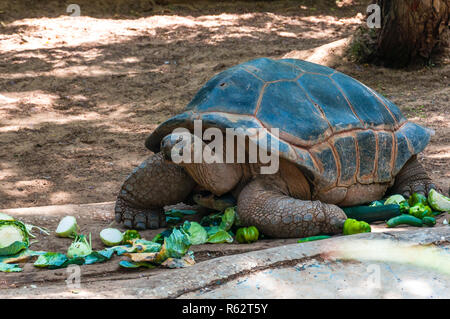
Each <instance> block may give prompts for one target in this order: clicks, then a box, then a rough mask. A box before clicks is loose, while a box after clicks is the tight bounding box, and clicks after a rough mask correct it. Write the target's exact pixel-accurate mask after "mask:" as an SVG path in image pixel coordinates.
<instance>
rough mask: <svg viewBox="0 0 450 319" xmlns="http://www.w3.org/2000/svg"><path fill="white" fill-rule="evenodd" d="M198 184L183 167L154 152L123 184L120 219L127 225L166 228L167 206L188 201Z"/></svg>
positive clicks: (117, 203)
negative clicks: (164, 209) (187, 198)
mask: <svg viewBox="0 0 450 319" xmlns="http://www.w3.org/2000/svg"><path fill="white" fill-rule="evenodd" d="M194 186H195V182H194V180H193V179H192V178H191V177H190V176H189V175H188V174H187V173H186V172H185V171H184V169H183V168H182V167H180V166H178V165H175V164H174V163H171V162H169V161H166V160H164V156H163V155H162V154H161V153H158V154H154V155H152V156H150V157H149V158H148V159H146V160H145V161H144V162H142V163H141V164H140V165H139V166H138V167H137V168H135V169H134V170H133V172H132V173H131V174H130V175H129V176H128V177H127V179H126V180H125V182H124V183H123V185H122V189H121V191H120V193H119V195H118V197H117V201H116V207H115V214H116V221H117V222H119V223H120V222H123V223H124V225H125V227H127V228H136V229H146V228H149V229H155V228H159V227H162V226H164V224H165V216H164V211H163V207H164V206H166V205H173V204H177V203H180V202H182V201H183V200H185V199H186V197H187V196H188V195H189V194H190V192H191V191H192V189H193V188H194Z"/></svg>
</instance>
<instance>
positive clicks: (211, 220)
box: [200, 213, 223, 227]
mask: <svg viewBox="0 0 450 319" xmlns="http://www.w3.org/2000/svg"><path fill="white" fill-rule="evenodd" d="M222 215H223V214H222V213H216V214H210V215H208V216H204V217H203V218H202V220H201V221H200V225H202V226H206V227H210V226H219V225H220V224H221V223H222Z"/></svg>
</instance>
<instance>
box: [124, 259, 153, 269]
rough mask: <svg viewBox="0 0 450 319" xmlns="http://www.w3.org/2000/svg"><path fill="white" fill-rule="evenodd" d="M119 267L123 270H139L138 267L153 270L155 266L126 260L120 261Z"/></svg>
mask: <svg viewBox="0 0 450 319" xmlns="http://www.w3.org/2000/svg"><path fill="white" fill-rule="evenodd" d="M119 266H120V267H123V268H140V267H145V268H155V267H156V266H155V265H152V264H150V263H146V262H134V261H128V260H121V261H120V262H119Z"/></svg>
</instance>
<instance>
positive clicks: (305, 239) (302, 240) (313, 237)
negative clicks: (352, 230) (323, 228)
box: [297, 235, 331, 243]
mask: <svg viewBox="0 0 450 319" xmlns="http://www.w3.org/2000/svg"><path fill="white" fill-rule="evenodd" d="M327 238H331V236H327V235H320V236H311V237H305V238H300V239H299V240H298V241H297V243H305V242H308V241H314V240H322V239H327Z"/></svg>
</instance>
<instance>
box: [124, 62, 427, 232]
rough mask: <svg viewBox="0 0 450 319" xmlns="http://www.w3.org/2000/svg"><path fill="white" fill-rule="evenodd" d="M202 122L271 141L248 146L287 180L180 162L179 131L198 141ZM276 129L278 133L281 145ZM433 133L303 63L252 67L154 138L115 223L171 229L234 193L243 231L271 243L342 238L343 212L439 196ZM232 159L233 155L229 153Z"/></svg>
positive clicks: (236, 70)
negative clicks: (182, 207) (430, 160)
mask: <svg viewBox="0 0 450 319" xmlns="http://www.w3.org/2000/svg"><path fill="white" fill-rule="evenodd" d="M195 120H201V123H202V125H203V126H202V129H203V131H204V130H205V129H207V128H212V127H215V128H218V129H220V130H222V131H224V132H225V131H226V129H227V128H234V129H237V130H236V132H238V133H237V134H244V135H245V134H247V133H246V132H249V131H251V130H250V129H258V130H259V131H263V132H266V133H267V134H266V138H265V139H264V138H263V139H261V138H256V139H254V138H252V137H251V136H248V135H247V137H248V138H247V140H246V141H247V142H246V143H244V144H245V145H246V146H245V147H246V151H248V150H249V145H250V143H253V144H255V145H258V146H259V147H260V148H261V149H265V150H266V151H267V152H268V154H270V155H272V154H277V156H278V158H279V169H278V170H277V171H276V172H273V173H271V174H262V173H261V169H260V168H261V167H262V166H263V164H262V163H261V162H260V161H259V160H258V161H257V162H256V163H251V162H250V161H249V160H245V162H244V163H241V162H229V161H224V163H210V162H206V161H200V162H199V161H197V162H195V161H194V162H192V161H191V163H189V162H181V163H174V161H172V157H173V156H174V154H177V152H180V150H181V149H180V146H179V145H181V142H183V140H184V142H186V136H187V135H186V134H180V133H176V132H174V130H175V129H179V128H185V129H187V130H188V131H189V132H191V133H194V132H193V130H194V129H193V128H194V121H195ZM273 128H278V129H279V134H278V137H277V136H276V135H275V134H273V133H272V131H273V130H272V129H273ZM239 129H240V130H239ZM239 132H240V133H239ZM191 133H190V134H188V135H190V137H189V138H192V141H193V140H194V135H193V134H191ZM431 133H432V131H431V130H429V129H427V128H424V127H422V126H420V125H417V124H415V123H412V122H409V121H408V120H407V119H406V118H405V117H404V116H403V115H402V113H401V111H400V110H399V108H398V107H397V106H396V105H395V104H394V103H392V102H391V101H389V100H388V99H386V98H385V97H383V96H382V95H381V94H378V93H377V92H375V91H374V90H372V89H371V88H369V87H367V86H365V85H364V84H362V83H360V82H358V81H357V80H355V79H353V78H351V77H349V76H347V75H345V74H343V73H341V72H338V71H336V70H333V69H331V68H328V67H325V66H321V65H318V64H314V63H310V62H306V61H302V60H296V59H280V60H273V59H269V58H260V59H255V60H252V61H249V62H246V63H242V64H239V65H237V66H234V67H232V68H229V69H227V70H225V71H223V72H221V73H219V74H217V75H216V76H214V77H213V78H212V79H211V80H209V81H208V82H207V83H206V84H205V85H204V86H203V87H202V88H201V89H200V91H198V93H197V94H196V95H195V97H194V98H193V99H192V101H191V102H190V103H189V104H188V105H187V107H186V109H185V111H184V112H183V113H181V114H179V115H176V116H174V117H172V118H170V119H168V120H167V121H165V122H164V123H162V124H161V125H159V127H157V128H156V129H155V130H154V132H153V133H152V134H151V135H150V136H149V137H148V138H147V140H146V142H145V145H146V147H147V148H148V149H150V150H151V151H153V152H154V155H151V156H150V157H149V158H147V159H146V160H145V161H144V162H143V163H142V164H140V165H139V166H138V167H137V168H135V169H134V170H133V172H132V173H131V174H130V175H129V176H128V177H127V179H126V180H125V182H124V184H123V186H122V188H121V190H120V193H119V195H118V199H117V202H116V207H115V214H116V221H118V222H124V224H125V226H126V227H129V228H136V229H145V228H152V229H153V228H158V227H160V226H162V225H163V223H164V220H163V215H164V214H163V207H164V206H166V205H172V204H176V203H179V202H182V201H185V200H187V197H188V196H190V195H191V194H192V193H193V191H194V190H200V189H201V190H207V191H209V192H211V193H212V194H215V195H217V196H220V195H223V194H232V195H233V196H234V197H235V198H236V199H237V214H238V216H239V218H240V220H241V222H242V223H243V224H246V225H255V226H256V227H257V228H258V229H259V230H260V231H261V232H262V233H264V234H265V235H268V236H272V237H303V236H312V235H316V234H320V233H325V234H327V233H328V234H335V233H340V232H342V227H343V223H344V221H345V219H346V215H345V213H344V211H343V210H342V209H341V208H340V207H343V206H352V205H358V204H364V203H368V202H371V201H374V200H378V199H380V198H382V197H383V196H384V195H385V194H386V193H389V192H390V193H399V194H404V195H405V196H409V194H411V193H413V192H419V193H423V194H425V195H426V194H427V193H428V191H429V190H430V189H432V188H435V185H434V184H433V183H432V181H431V180H430V178H429V177H428V175H427V173H426V172H425V170H424V169H423V167H422V166H421V165H420V163H419V162H418V161H417V154H418V153H419V152H421V151H422V150H423V149H424V148H425V146H426V145H427V144H428V142H429V140H430V136H431ZM233 138H234V137H233ZM274 139H276V141H277V143H272V142H273V141H274ZM269 140H270V143H269ZM203 143H204V144H203V146H204V145H205V144H206V141H203ZM183 145H186V144H183ZM273 145H277V149H276V150H275V149H272V146H273ZM230 151H232V150H230V149H226V146H225V153H227V152H228V153H229V152H230ZM174 152H175V153H174ZM180 154H181V153H180ZM181 155H182V154H181ZM245 158H246V159H248V158H249V157H248V156H246V157H245Z"/></svg>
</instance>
